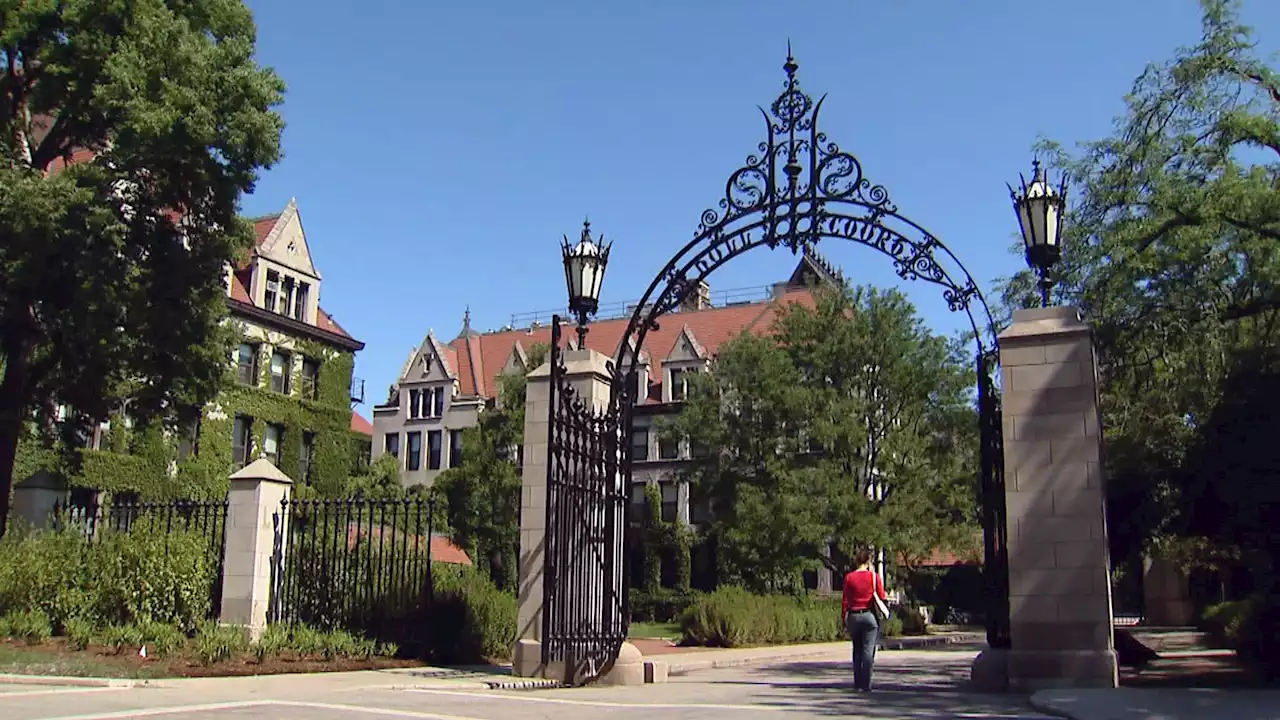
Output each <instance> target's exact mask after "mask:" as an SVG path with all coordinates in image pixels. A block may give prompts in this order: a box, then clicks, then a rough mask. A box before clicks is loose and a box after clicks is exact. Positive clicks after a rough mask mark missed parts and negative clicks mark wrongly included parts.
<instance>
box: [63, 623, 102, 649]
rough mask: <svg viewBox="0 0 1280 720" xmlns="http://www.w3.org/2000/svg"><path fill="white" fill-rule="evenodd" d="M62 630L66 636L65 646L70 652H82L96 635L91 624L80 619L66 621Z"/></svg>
mask: <svg viewBox="0 0 1280 720" xmlns="http://www.w3.org/2000/svg"><path fill="white" fill-rule="evenodd" d="M62 630H63V632H64V633H65V634H66V636H67V646H68V647H70V648H71V649H72V650H83V649H85V648H87V647H89V643H91V642H93V638H94V636H95V634H96V629H95V628H94V627H93V623H91V622H89V621H88V620H84V619H82V618H71V619H70V620H67V622H66V624H65V625H64V626H63V628H62Z"/></svg>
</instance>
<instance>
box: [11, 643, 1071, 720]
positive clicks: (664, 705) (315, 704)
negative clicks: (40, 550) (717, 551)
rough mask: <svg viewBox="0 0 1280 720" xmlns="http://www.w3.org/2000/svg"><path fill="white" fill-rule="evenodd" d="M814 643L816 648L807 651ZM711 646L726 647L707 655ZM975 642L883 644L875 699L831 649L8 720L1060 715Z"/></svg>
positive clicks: (207, 686) (213, 688)
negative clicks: (584, 676)
mask: <svg viewBox="0 0 1280 720" xmlns="http://www.w3.org/2000/svg"><path fill="white" fill-rule="evenodd" d="M809 650H811V648H810V649H809ZM706 652H707V654H710V653H713V652H717V651H706ZM974 652H975V651H973V650H971V649H968V650H958V649H950V648H948V649H941V650H900V651H885V652H884V653H882V654H881V656H880V660H879V662H878V673H877V688H876V692H875V693H873V694H872V695H863V694H857V693H854V692H853V690H852V686H851V673H850V671H849V661H848V658H847V657H846V655H847V648H845V647H841V648H840V650H839V651H838V652H836V653H834V654H832V653H831V652H830V651H828V654H827V655H826V656H825V657H809V658H807V659H799V660H790V661H776V662H773V663H770V664H766V665H760V666H738V667H726V668H719V669H712V670H706V671H701V672H691V673H689V674H687V675H683V676H678V677H675V678H672V680H671V682H669V683H665V684H661V685H647V686H641V687H625V688H609V687H598V686H596V687H588V688H578V689H550V690H536V691H529V690H525V691H512V690H492V689H489V688H488V686H487V685H485V684H484V683H483V682H480V680H483V679H484V678H483V677H479V676H480V674H468V673H466V672H461V673H458V672H448V671H444V672H442V674H441V675H439V676H435V677H432V676H430V674H429V672H427V671H422V672H421V673H419V674H417V675H414V674H410V673H406V672H403V671H383V672H364V673H332V674H317V675H292V676H279V675H277V676H270V677H258V678H216V679H215V678H210V679H191V680H161V681H157V682H153V683H151V684H149V685H147V686H145V687H101V688H94V687H72V686H58V685H42V686H37V685H6V684H4V683H3V681H0V718H4V720H114V719H115V718H130V717H159V718H174V720H240V719H242V718H243V719H245V720H247V719H248V718H258V717H271V718H273V719H275V718H279V719H281V720H329V718H335V719H336V718H360V717H362V716H370V717H384V718H386V717H391V718H428V719H433V720H526V719H529V720H532V719H533V718H547V717H555V718H556V720H578V719H579V718H580V719H581V720H589V719H594V718H597V717H599V716H600V715H601V714H602V713H603V712H605V711H608V712H609V713H610V714H611V715H612V716H614V717H616V718H619V720H649V719H650V718H654V717H661V718H678V719H681V720H685V719H687V720H721V719H723V720H730V719H732V720H743V719H744V718H746V719H747V720H751V718H753V717H754V716H768V715H778V714H779V713H781V714H783V715H785V716H787V717H792V716H794V717H813V718H822V717H835V716H839V717H853V718H876V719H881V718H885V719H887V718H943V719H949V720H962V719H963V720H1052V718H1051V717H1050V716H1047V715H1045V714H1043V713H1038V712H1036V711H1035V710H1033V709H1032V708H1031V706H1030V704H1029V703H1028V701H1027V699H1026V698H1025V697H1016V696H1002V695H980V694H976V693H972V692H969V691H968V689H967V687H966V678H967V675H968V668H969V662H970V661H971V659H972V657H973V655H974Z"/></svg>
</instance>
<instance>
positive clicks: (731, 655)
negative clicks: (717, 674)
mask: <svg viewBox="0 0 1280 720" xmlns="http://www.w3.org/2000/svg"><path fill="white" fill-rule="evenodd" d="M985 641H986V636H985V635H983V634H982V633H964V632H957V633H946V634H939V635H922V636H913V637H899V638H887V639H885V640H883V641H881V649H883V650H915V649H921V648H930V647H941V646H944V645H957V644H968V643H980V642H985ZM849 652H850V645H849V641H847V640H846V641H843V642H834V643H812V644H807V645H779V646H772V647H755V648H735V649H727V650H726V649H702V648H699V649H697V650H694V651H691V652H687V653H664V654H659V655H656V656H654V655H646V656H645V657H646V659H650V658H652V659H659V660H662V661H663V662H666V663H667V665H668V667H669V668H670V669H669V672H670V673H671V674H672V675H684V674H686V673H691V672H698V671H700V670H711V669H715V668H727V667H741V666H743V665H765V664H769V663H775V662H787V661H792V660H806V659H811V658H818V657H831V656H833V655H847V654H849Z"/></svg>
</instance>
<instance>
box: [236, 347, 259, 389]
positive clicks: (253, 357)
mask: <svg viewBox="0 0 1280 720" xmlns="http://www.w3.org/2000/svg"><path fill="white" fill-rule="evenodd" d="M236 378H237V379H238V380H239V381H240V383H241V384H243V385H257V384H258V348H257V346H256V345H251V344H249V343H240V353H239V354H238V356H237V357H236Z"/></svg>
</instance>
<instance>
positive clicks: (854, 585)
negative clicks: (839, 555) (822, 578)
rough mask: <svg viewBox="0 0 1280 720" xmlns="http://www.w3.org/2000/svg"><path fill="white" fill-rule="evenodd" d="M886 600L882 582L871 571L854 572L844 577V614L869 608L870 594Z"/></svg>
mask: <svg viewBox="0 0 1280 720" xmlns="http://www.w3.org/2000/svg"><path fill="white" fill-rule="evenodd" d="M873 592H874V593H875V594H876V595H879V596H880V599H881V600H886V601H887V600H888V597H886V596H885V593H884V581H883V580H881V579H880V576H879V575H878V574H876V573H875V572H874V571H872V570H854V571H853V572H851V573H849V574H848V575H845V576H844V600H843V603H842V604H843V606H844V613H845V614H846V615H848V614H849V613H851V612H860V611H862V610H868V609H870V608H871V594H872V593H873Z"/></svg>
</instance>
